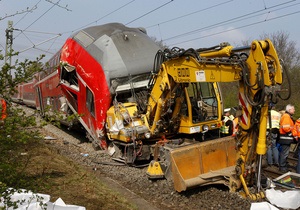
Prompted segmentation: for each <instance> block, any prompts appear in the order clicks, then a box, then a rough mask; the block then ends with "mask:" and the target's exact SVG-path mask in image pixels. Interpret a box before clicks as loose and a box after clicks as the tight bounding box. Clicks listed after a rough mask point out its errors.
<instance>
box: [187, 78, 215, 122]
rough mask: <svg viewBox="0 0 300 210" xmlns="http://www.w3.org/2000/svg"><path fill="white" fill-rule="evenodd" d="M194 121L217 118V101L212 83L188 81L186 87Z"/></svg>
mask: <svg viewBox="0 0 300 210" xmlns="http://www.w3.org/2000/svg"><path fill="white" fill-rule="evenodd" d="M187 91H188V95H189V99H190V102H191V106H192V107H191V108H192V119H193V122H194V123H198V122H202V121H206V120H211V119H215V118H218V112H217V107H218V101H217V98H216V94H215V91H214V87H213V83H209V82H201V83H190V84H189V86H188V87H187Z"/></svg>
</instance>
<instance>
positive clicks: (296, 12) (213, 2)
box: [0, 0, 300, 64]
mask: <svg viewBox="0 0 300 210" xmlns="http://www.w3.org/2000/svg"><path fill="white" fill-rule="evenodd" d="M8 21H13V49H14V51H17V52H19V56H18V59H19V60H21V61H22V60H24V59H30V60H32V59H35V58H36V57H38V56H39V55H41V54H45V55H46V57H45V59H44V60H48V59H50V58H51V57H52V56H53V55H54V54H55V53H56V52H57V51H58V50H59V49H60V48H61V47H62V45H63V44H64V42H65V41H66V39H67V38H68V37H69V36H70V35H71V34H72V33H74V32H76V31H78V30H80V29H82V28H85V27H89V26H93V25H102V24H106V23H111V22H119V23H122V24H124V25H126V26H128V27H143V28H145V29H146V30H147V34H148V35H149V36H150V37H154V38H155V39H156V40H158V41H162V42H163V43H164V44H165V45H167V46H169V47H174V46H176V47H180V48H185V49H187V48H201V47H211V46H215V45H217V44H220V43H222V42H229V43H230V44H231V45H233V46H241V43H242V42H243V41H248V42H251V41H252V40H256V39H260V37H261V36H262V35H263V34H273V33H276V32H279V31H283V32H285V33H287V34H288V35H289V40H291V41H295V42H296V46H297V49H300V28H299V22H298V21H300V0H210V1H201V0H113V1H108V0H107V1H104V0H30V1H29V0H22V1H20V0H0V50H1V53H2V54H4V52H5V46H6V36H5V34H6V33H5V30H6V29H7V26H8ZM0 64H3V62H2V63H0Z"/></svg>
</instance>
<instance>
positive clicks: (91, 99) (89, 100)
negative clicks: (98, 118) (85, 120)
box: [86, 87, 95, 117]
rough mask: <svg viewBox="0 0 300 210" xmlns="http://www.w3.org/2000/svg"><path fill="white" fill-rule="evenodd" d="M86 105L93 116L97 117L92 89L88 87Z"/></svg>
mask: <svg viewBox="0 0 300 210" xmlns="http://www.w3.org/2000/svg"><path fill="white" fill-rule="evenodd" d="M86 107H87V109H88V110H89V112H90V113H91V115H92V116H93V117H95V103H94V96H93V93H92V91H91V90H90V89H89V88H88V87H87V88H86Z"/></svg>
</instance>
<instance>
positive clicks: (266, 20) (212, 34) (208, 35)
mask: <svg viewBox="0 0 300 210" xmlns="http://www.w3.org/2000/svg"><path fill="white" fill-rule="evenodd" d="M298 13H300V11H296V12H292V13H288V14H285V15H281V16H278V17H274V18H270V19H265V20H261V21H257V22H254V23H249V24H246V25H243V26H239V27H236V28H233V29H228V30H225V31H220V32H216V33H211V34H207V35H205V36H201V37H197V38H194V39H189V40H186V41H182V42H178V43H174V44H172V45H178V44H182V43H186V42H191V41H195V40H198V39H203V38H206V37H210V36H214V35H218V34H223V33H227V32H230V31H234V30H237V29H241V28H246V27H249V26H253V25H257V24H260V23H265V22H268V21H272V20H276V19H280V18H283V17H287V16H291V15H295V14H298Z"/></svg>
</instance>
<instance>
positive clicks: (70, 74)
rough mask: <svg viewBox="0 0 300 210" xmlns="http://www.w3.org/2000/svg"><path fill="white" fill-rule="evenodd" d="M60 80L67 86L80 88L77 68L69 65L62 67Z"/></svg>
mask: <svg viewBox="0 0 300 210" xmlns="http://www.w3.org/2000/svg"><path fill="white" fill-rule="evenodd" d="M60 80H61V82H63V83H65V84H67V85H70V86H72V85H75V86H76V87H78V77H77V74H76V68H75V66H71V65H69V64H63V65H61V74H60Z"/></svg>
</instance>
